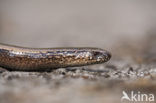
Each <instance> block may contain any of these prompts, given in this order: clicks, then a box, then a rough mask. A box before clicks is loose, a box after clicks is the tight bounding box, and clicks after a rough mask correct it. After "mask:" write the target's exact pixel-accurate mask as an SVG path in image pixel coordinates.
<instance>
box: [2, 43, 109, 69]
mask: <svg viewBox="0 0 156 103" xmlns="http://www.w3.org/2000/svg"><path fill="white" fill-rule="evenodd" d="M110 58H111V54H110V53H109V52H107V51H105V50H103V49H99V48H88V47H84V48H26V47H18V46H12V45H6V44H0V66H1V67H4V68H6V69H8V70H12V71H15V70H18V71H47V70H52V69H56V68H64V67H74V66H85V65H91V64H99V63H104V62H107V61H108V60H109V59H110Z"/></svg>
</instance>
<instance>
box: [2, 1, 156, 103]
mask: <svg viewBox="0 0 156 103" xmlns="http://www.w3.org/2000/svg"><path fill="white" fill-rule="evenodd" d="M155 5H156V3H155V1H151V2H147V1H143V0H142V1H141V2H139V1H125V0H124V1H122V0H119V1H118V2H116V1H100V0H97V1H92V0H91V1H87V0H85V1H83V0H80V1H77V2H76V1H70V0H66V1H61V2H59V1H55V2H54V1H48V0H44V1H42V0H33V1H30V0H14V1H11V0H5V1H4V0H1V1H0V14H1V15H0V42H3V43H8V44H14V45H20V46H28V47H62V46H63V47H64V46H65V47H70V46H76V47H77V46H79V47H86V46H89V47H100V48H103V49H106V50H108V51H110V52H111V53H112V58H111V60H110V61H109V62H107V63H104V64H99V65H91V66H84V67H72V68H71V67H69V68H59V69H57V70H53V71H52V72H17V71H13V72H10V71H7V70H6V69H5V68H1V69H0V103H12V102H15V103H52V102H54V103H120V102H121V98H122V96H123V91H125V92H126V93H127V94H128V95H129V96H130V95H131V92H132V91H134V92H135V93H136V94H147V95H149V94H154V96H156V64H155V62H156V48H155V45H156V31H155V27H156V25H155V24H156V21H155V17H156V13H155V9H156V7H155ZM134 102H136V103H138V102H137V101H133V103H134ZM155 102H156V98H155V101H153V103H155ZM122 103H132V101H128V100H124V101H122ZM141 103H148V101H143V102H141Z"/></svg>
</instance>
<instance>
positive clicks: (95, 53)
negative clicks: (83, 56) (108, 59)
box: [93, 52, 103, 58]
mask: <svg viewBox="0 0 156 103" xmlns="http://www.w3.org/2000/svg"><path fill="white" fill-rule="evenodd" d="M93 55H94V57H95V58H99V57H102V56H103V54H102V53H100V52H94V53H93Z"/></svg>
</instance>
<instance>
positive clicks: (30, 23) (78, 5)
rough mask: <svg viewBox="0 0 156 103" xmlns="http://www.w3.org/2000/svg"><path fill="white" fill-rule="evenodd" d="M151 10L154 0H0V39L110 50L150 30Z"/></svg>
mask: <svg viewBox="0 0 156 103" xmlns="http://www.w3.org/2000/svg"><path fill="white" fill-rule="evenodd" d="M155 10H156V1H154V0H148V1H147V0H117V1H115V0H96V1H95V0H0V42H2V43H7V44H14V45H21V46H29V47H62V46H76V47H77V46H82V47H84V46H93V47H101V48H106V49H111V48H113V47H114V46H115V45H117V44H118V42H119V41H120V42H121V41H124V42H125V41H126V42H129V43H132V42H135V41H138V40H141V39H143V38H144V37H145V36H146V35H149V33H151V32H153V31H154V30H155V27H156V19H155V18H156V12H155ZM112 46H113V47H112Z"/></svg>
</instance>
